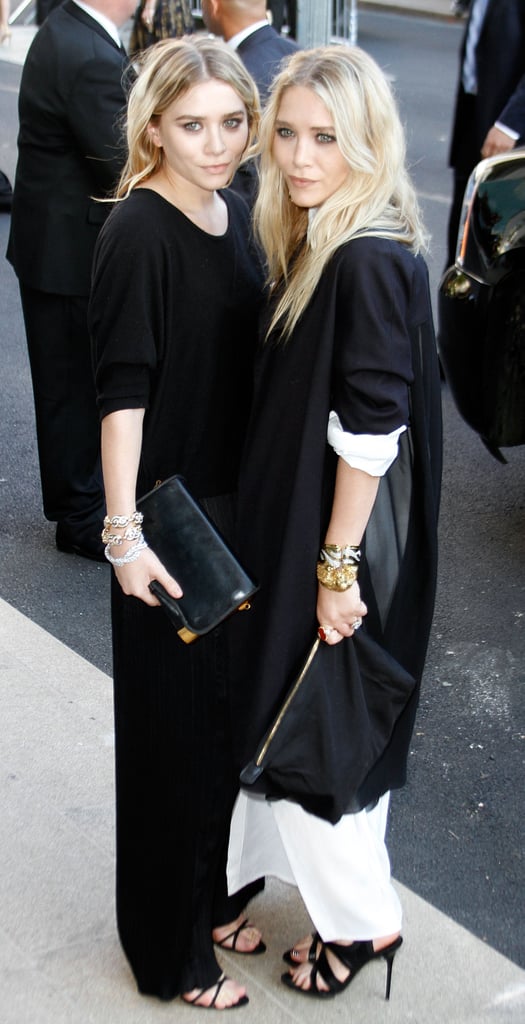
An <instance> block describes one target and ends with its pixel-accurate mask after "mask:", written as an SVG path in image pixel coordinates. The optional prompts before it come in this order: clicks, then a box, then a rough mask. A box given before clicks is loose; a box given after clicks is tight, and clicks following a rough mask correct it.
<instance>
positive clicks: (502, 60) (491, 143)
mask: <svg viewBox="0 0 525 1024" xmlns="http://www.w3.org/2000/svg"><path fill="white" fill-rule="evenodd" d="M524 142H525V2H524V0H471V3H470V12H469V18H468V21H467V26H466V30H465V35H464V38H463V43H462V46H461V54H460V74H459V82H458V91H457V99H456V107H455V113H454V121H453V128H452V142H451V147H450V161H449V162H450V166H451V167H452V168H453V169H454V195H453V200H452V208H451V212H450V220H449V231H448V262H447V266H450V265H452V264H453V263H454V259H455V253H456V241H457V234H458V228H459V222H460V217H461V209H462V204H463V193H464V191H465V187H466V184H467V181H468V178H469V175H470V173H471V171H472V170H473V169H474V167H475V166H476V164H477V163H478V162H479V161H480V160H481V159H482V158H483V159H484V158H485V157H489V156H495V155H496V154H497V153H505V152H507V151H508V150H511V149H513V148H514V147H515V146H518V145H523V144H524Z"/></svg>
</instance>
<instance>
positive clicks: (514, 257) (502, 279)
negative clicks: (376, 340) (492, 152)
mask: <svg viewBox="0 0 525 1024" xmlns="http://www.w3.org/2000/svg"><path fill="white" fill-rule="evenodd" d="M438 344H439V355H440V360H441V365H442V367H443V370H444V373H445V377H446V380H447V382H448V384H449V386H450V390H451V392H452V396H453V398H454V401H455V403H456V405H457V408H458V410H459V412H460V413H461V415H462V416H463V418H464V419H465V420H466V422H467V423H468V424H469V426H471V427H472V428H473V429H474V430H475V431H476V432H477V433H478V434H479V435H480V437H481V439H482V441H483V442H484V443H485V444H486V446H487V448H488V449H489V451H490V452H491V453H492V454H493V455H494V456H495V458H497V459H499V460H500V461H502V462H505V461H506V459H505V458H504V456H503V455H502V453H501V451H500V448H502V447H503V448H504V447H507V446H508V447H511V446H514V445H520V444H525V148H520V149H515V150H512V151H511V152H510V153H508V154H505V155H502V156H496V157H490V158H489V159H488V160H482V161H481V163H479V164H478V165H477V167H476V168H475V170H474V171H473V173H472V175H471V177H470V179H469V183H468V186H467V189H466V192H465V199H464V208H463V217H462V223H461V227H460V231H459V235H458V248H457V255H456V262H455V264H454V266H453V267H450V268H449V269H448V270H447V271H446V273H445V274H444V276H443V278H442V280H441V282H440V285H439V339H438Z"/></svg>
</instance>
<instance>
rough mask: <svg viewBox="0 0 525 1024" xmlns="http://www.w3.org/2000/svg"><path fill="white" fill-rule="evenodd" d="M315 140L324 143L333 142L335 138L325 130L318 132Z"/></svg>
mask: <svg viewBox="0 0 525 1024" xmlns="http://www.w3.org/2000/svg"><path fill="white" fill-rule="evenodd" d="M317 141H318V142H321V143H322V144H323V145H324V144H326V143H327V142H335V141H336V138H335V135H327V134H326V132H319V134H318V135H317Z"/></svg>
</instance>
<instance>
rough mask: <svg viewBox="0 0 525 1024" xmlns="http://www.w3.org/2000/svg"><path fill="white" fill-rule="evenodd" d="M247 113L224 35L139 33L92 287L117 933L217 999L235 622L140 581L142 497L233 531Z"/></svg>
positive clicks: (149, 969)
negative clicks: (178, 483)
mask: <svg viewBox="0 0 525 1024" xmlns="http://www.w3.org/2000/svg"><path fill="white" fill-rule="evenodd" d="M257 121H258V99H257V91H256V89H255V86H254V85H253V82H252V80H251V79H250V77H249V75H248V73H247V72H246V70H245V69H244V66H243V64H242V62H241V61H240V60H239V58H238V57H237V56H236V55H235V54H234V53H232V52H231V51H229V50H228V49H227V47H226V46H224V44H222V43H219V42H212V41H210V40H205V39H201V40H198V41H196V42H190V41H182V40H181V41H166V42H164V43H159V44H157V45H156V46H155V47H152V48H150V49H149V50H148V51H147V52H146V54H145V57H144V62H143V66H142V70H141V72H140V74H139V77H138V80H137V82H136V84H135V86H134V88H133V91H132V93H131V97H130V101H129V108H128V125H127V134H128V146H129V159H128V162H127V165H126V167H125V169H124V172H123V175H122V179H121V183H120V186H119V189H118V198H119V200H120V201H119V202H117V203H116V204H115V208H114V209H113V211H112V213H111V214H110V217H109V218H108V221H107V223H106V225H105V227H104V229H103V231H102V233H101V236H100V240H99V244H98V248H97V252H96V257H95V264H94V275H93V291H92V297H91V304H90V324H91V332H92V336H93V340H94V358H95V365H96V381H97V392H98V404H99V409H100V417H101V423H102V427H101V429H102V460H103V471H104V484H105V491H106V501H107V513H108V518H107V520H106V527H105V531H104V540H105V542H106V543H107V548H106V553H107V556H108V558H109V560H110V561H111V562H112V564H113V566H114V574H113V582H112V626H113V654H114V688H115V731H116V792H117V917H118V927H119V933H120V938H121V941H122V945H123V948H124V950H125V953H126V955H127V957H128V960H129V963H130V965H131V968H132V970H133V972H134V974H135V978H136V981H137V984H138V987H139V989H140V991H141V992H142V993H144V994H147V995H156V996H158V997H159V998H161V999H172V998H173V997H174V996H177V995H182V997H183V999H184V1000H185V1001H186V1002H189V1003H192V1004H193V1005H195V1006H199V1007H214V1008H215V1009H224V1008H229V1007H234V1006H240V1005H243V1004H244V1003H246V1002H247V996H246V992H245V989H244V986H242V985H240V984H238V983H237V982H235V981H231V980H229V979H226V978H225V977H224V975H223V974H222V973H221V968H220V966H219V964H218V962H217V960H216V956H215V950H214V943H215V945H216V946H217V945H218V946H222V947H223V948H226V949H234V950H235V951H236V952H238V953H244V954H250V953H259V952H263V951H264V945H263V943H262V942H261V938H260V934H259V932H258V931H257V929H255V928H253V927H251V926H250V925H249V924H248V923H247V921H246V919H245V917H244V916H243V914H242V913H241V911H243V909H244V905H245V902H246V901H247V899H248V898H249V896H250V895H251V893H252V892H253V891H255V889H250V890H248V891H247V892H245V893H243V894H242V895H241V896H240V897H237V898H235V899H229V898H228V897H227V893H226V882H225V866H226V850H227V838H228V829H229V821H230V816H231V809H232V805H233V802H234V799H235V795H236V791H237V787H238V782H237V776H236V774H235V772H234V770H233V762H232V753H231V735H230V728H231V727H230V721H231V718H230V692H229V666H228V659H227V648H226V637H225V634H226V632H227V629H228V625H226V626H225V627H223V628H220V629H217V630H215V631H214V632H213V633H212V634H210V635H208V636H206V637H203V638H201V639H200V640H198V641H197V642H196V643H195V644H194V645H192V646H188V647H187V646H185V645H184V644H183V643H182V642H181V640H180V639H179V637H178V636H177V633H176V631H175V629H174V628H173V626H172V625H171V623H170V621H169V620H168V618H167V617H166V616H165V614H164V612H163V611H162V609H161V608H159V607H158V601H157V600H156V598H155V597H154V596H153V595H152V593H151V592H150V590H149V583H150V582H151V581H152V580H153V579H157V580H159V581H160V582H161V583H162V584H163V585H164V586H165V588H166V589H167V590H168V591H169V593H170V594H172V596H173V597H175V598H177V597H180V593H181V591H180V588H179V586H178V583H177V581H176V580H174V579H173V578H171V577H170V576H169V575H168V573H167V571H166V570H165V568H164V567H163V565H162V564H161V563H160V562H159V561H158V559H157V558H156V557H155V555H154V554H153V552H152V551H151V550H150V549H149V548H148V547H146V546H145V545H144V541H143V538H142V535H141V531H140V521H139V518H140V517H138V516H137V515H136V514H135V510H136V499H137V497H138V496H140V495H141V494H144V493H146V492H147V491H149V490H150V489H151V488H152V487H153V486H154V485H155V483H156V482H157V481H159V480H164V479H166V478H167V477H169V476H171V475H173V474H175V473H180V474H182V475H183V476H184V477H185V478H186V481H187V483H188V486H189V488H190V490H191V491H192V492H193V494H194V495H195V496H196V497H197V498H199V499H201V501H202V502H203V504H204V505H205V507H206V508H207V510H208V512H209V513H210V515H212V517H213V518H214V519H215V520H216V522H217V523H218V525H219V527H220V528H221V530H222V531H223V533H225V534H226V535H228V534H230V533H231V523H232V517H233V501H234V493H235V491H236V488H237V478H238V469H239V459H240V446H241V443H242V440H243V437H244V433H245V428H246V422H247V416H248V409H249V404H250V397H251V377H252V357H253V350H254V344H255V336H256V321H257V315H258V309H259V305H260V300H261V290H262V277H261V271H260V267H259V263H258V260H257V258H256V256H255V253H254V250H253V248H252V245H251V232H250V223H249V213H248V209H247V207H246V206H245V204H244V202H243V200H242V199H240V198H239V197H238V196H236V195H235V194H233V193H230V192H229V191H228V190H225V187H226V186H227V185H228V183H229V181H230V180H231V178H232V176H233V174H234V173H235V171H236V169H237V167H238V165H239V162H240V160H241V159H242V157H243V154H244V153H245V152H246V150H247V148H248V147H249V145H250V141H251V139H252V137H253V134H254V131H255V130H256V126H257Z"/></svg>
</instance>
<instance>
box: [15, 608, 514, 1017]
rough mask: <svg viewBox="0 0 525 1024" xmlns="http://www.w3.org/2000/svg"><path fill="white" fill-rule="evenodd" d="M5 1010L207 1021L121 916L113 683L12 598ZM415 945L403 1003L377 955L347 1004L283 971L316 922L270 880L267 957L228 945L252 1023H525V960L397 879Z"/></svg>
mask: <svg viewBox="0 0 525 1024" xmlns="http://www.w3.org/2000/svg"><path fill="white" fill-rule="evenodd" d="M0 692H1V693H2V708H3V715H2V743H1V754H0V760H1V767H2V773H1V778H0V801H1V806H2V809H3V810H2V815H1V816H0V849H1V851H2V870H1V872H0V906H1V908H2V913H1V923H0V1021H1V1022H2V1024H156V1022H158V1024H161V1022H162V1021H169V1020H176V1021H178V1020H180V1021H183V1020H188V1021H189V1020H191V1019H193V1020H195V1019H196V1011H195V1010H194V1009H192V1008H189V1007H185V1006H183V1005H182V1004H181V1002H180V1001H179V1000H176V1001H175V1002H173V1003H169V1004H165V1003H160V1002H158V1001H156V1000H153V999H145V998H143V997H141V996H139V995H138V994H137V991H136V989H135V986H134V982H133V979H132V977H131V974H130V972H129V970H128V967H127V964H126V961H125V959H124V957H123V955H122V953H121V950H120V946H119V942H118V938H117V934H116V929H115V912H114V892H113V890H114V821H113V803H114V797H113V726H112V693H111V681H110V679H109V678H108V677H107V676H106V675H104V674H103V673H101V672H100V671H98V670H97V669H95V668H93V666H92V665H90V664H89V663H88V662H87V661H84V660H83V659H82V658H80V657H79V656H78V655H76V654H75V653H73V652H72V651H71V650H70V649H69V648H67V647H65V646H64V645H63V644H61V643H60V642H59V641H57V640H56V639H54V638H53V637H52V636H51V635H50V634H48V633H46V632H45V631H44V630H42V629H40V627H38V626H36V625H35V624H34V623H33V622H31V621H30V620H29V619H27V618H25V617H24V616H23V615H21V614H20V613H19V612H18V611H15V610H14V609H13V608H12V607H11V606H10V605H8V604H6V603H5V602H3V601H0ZM399 890H400V895H401V899H402V902H403V906H404V910H405V924H404V937H405V943H404V946H403V948H402V950H401V952H400V954H399V956H398V957H397V959H396V962H395V971H394V975H393V988H392V999H391V1001H390V1003H386V1002H385V1001H384V999H383V995H384V985H385V965H384V963H383V962H382V961H379V962H378V963H375V964H373V965H371V966H370V967H369V968H368V969H367V970H366V971H363V973H362V974H361V975H360V976H359V978H358V979H357V980H356V981H355V983H354V984H352V985H351V986H350V988H349V989H348V990H347V991H346V992H345V993H344V994H343V995H341V996H339V997H338V998H337V999H336V1000H335V1001H332V1000H330V1001H326V1002H322V1001H320V1000H317V999H310V1000H308V999H306V998H304V997H302V996H299V995H295V994H294V993H293V992H289V991H288V990H287V989H286V988H285V987H284V986H283V985H282V984H281V982H280V975H281V973H282V971H283V969H284V965H283V964H282V961H281V953H282V951H283V950H284V949H285V948H286V947H287V946H290V945H291V944H292V943H293V941H294V939H296V938H298V937H299V936H301V935H303V934H305V933H306V932H307V931H308V930H309V922H308V921H307V919H306V917H305V914H304V910H303V908H302V904H301V901H300V899H299V897H298V894H297V893H296V891H295V890H294V889H292V888H290V887H287V886H284V885H283V884H281V883H277V882H273V881H271V882H270V883H269V885H268V888H267V891H266V893H265V894H263V895H262V896H261V897H259V898H258V900H257V902H256V903H255V904H254V905H253V917H254V918H255V919H256V921H257V923H258V924H259V925H260V926H261V927H262V929H263V931H264V936H265V939H266V941H267V943H268V947H269V949H268V953H267V954H266V956H264V957H255V958H251V959H250V958H249V957H235V956H234V955H232V954H229V955H228V954H225V955H222V954H221V959H222V960H223V961H224V966H225V968H226V970H227V971H228V973H229V974H231V975H234V976H235V977H236V978H238V979H239V980H242V981H243V982H245V983H246V985H247V987H248V989H249V994H250V1004H249V1006H248V1007H247V1009H246V1010H245V1011H244V1013H243V1017H242V1019H244V1020H247V1021H250V1022H254V1024H255V1022H259V1024H267V1022H268V1021H269V1020H271V1021H272V1024H286V1022H293V1021H295V1022H299V1021H300V1022H312V1024H314V1022H315V1024H325V1022H326V1024H328V1022H330V1021H333V1022H334V1024H335V1022H336V1021H339V1020H342V1019H343V1017H345V1018H346V1017H347V1015H349V1014H351V1015H352V1020H354V1021H361V1020H362V1021H367V1022H370V1024H383V1022H385V1024H386V1022H388V1024H407V1022H409V1021H415V1022H418V1024H423V1022H425V1024H443V1022H445V1021H446V1022H447V1024H468V1022H471V1021H472V1022H473V1024H474V1022H475V1024H489V1022H490V1024H499V1022H501V1024H514V1022H515V1024H518V1022H521V1021H523V1020H524V1019H525V971H523V970H521V969H520V968H519V967H517V966H516V965H515V964H513V963H512V962H511V961H509V960H507V959H505V958H504V957H502V956H501V955H500V954H498V953H496V952H494V951H493V950H492V949H491V948H490V947H488V946H486V945H485V944H484V943H483V942H481V941H480V940H478V939H476V938H474V937H473V936H472V935H470V934H469V933H468V932H467V931H465V930H464V929H463V928H461V927H459V926H457V925H456V924H455V923H454V922H453V921H452V920H450V919H448V918H447V917H445V916H444V915H443V914H442V913H440V912H439V911H437V910H436V909H435V908H433V907H432V906H430V905H429V904H428V903H425V902H424V901H423V900H421V899H420V898H419V897H417V896H416V895H415V894H414V893H412V892H410V891H409V890H408V889H406V888H404V887H401V886H399Z"/></svg>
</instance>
